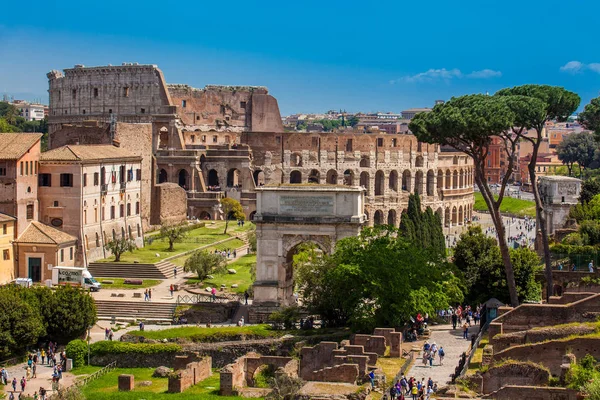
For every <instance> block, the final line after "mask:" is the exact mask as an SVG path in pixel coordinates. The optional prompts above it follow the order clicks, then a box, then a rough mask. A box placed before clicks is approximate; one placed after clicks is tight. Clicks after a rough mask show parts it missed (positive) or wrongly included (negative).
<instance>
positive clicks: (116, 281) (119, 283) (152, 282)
mask: <svg viewBox="0 0 600 400" xmlns="http://www.w3.org/2000/svg"><path fill="white" fill-rule="evenodd" d="M96 280H97V281H98V282H100V283H101V284H102V289H145V288H149V287H152V286H156V285H158V284H159V283H161V282H162V281H161V280H158V279H144V280H143V283H142V284H141V285H129V284H127V285H126V284H125V283H123V282H124V281H125V279H124V278H96ZM104 281H113V283H112V284H111V283H104Z"/></svg>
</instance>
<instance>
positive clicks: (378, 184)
mask: <svg viewBox="0 0 600 400" xmlns="http://www.w3.org/2000/svg"><path fill="white" fill-rule="evenodd" d="M384 182H385V176H384V174H383V171H381V170H379V171H377V172H376V173H375V196H383V194H384V193H385V185H384Z"/></svg>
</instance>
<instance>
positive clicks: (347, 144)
mask: <svg viewBox="0 0 600 400" xmlns="http://www.w3.org/2000/svg"><path fill="white" fill-rule="evenodd" d="M346 151H352V139H348V140H347V141H346Z"/></svg>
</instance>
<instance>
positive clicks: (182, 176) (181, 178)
mask: <svg viewBox="0 0 600 400" xmlns="http://www.w3.org/2000/svg"><path fill="white" fill-rule="evenodd" d="M188 176H189V174H188V172H187V171H186V170H185V169H180V170H179V173H178V174H177V183H178V184H179V186H181V187H182V188H184V189H185V190H187V189H188Z"/></svg>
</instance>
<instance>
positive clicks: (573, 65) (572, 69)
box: [560, 61, 585, 74]
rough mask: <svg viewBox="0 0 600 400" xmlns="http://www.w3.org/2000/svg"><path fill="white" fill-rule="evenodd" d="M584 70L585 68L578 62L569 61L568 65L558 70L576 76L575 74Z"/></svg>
mask: <svg viewBox="0 0 600 400" xmlns="http://www.w3.org/2000/svg"><path fill="white" fill-rule="evenodd" d="M584 68H585V65H583V64H582V63H581V62H579V61H569V62H568V63H566V64H565V65H563V66H562V67H560V70H561V71H563V72H569V73H571V74H577V73H579V72H581V70H582V69H584Z"/></svg>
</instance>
